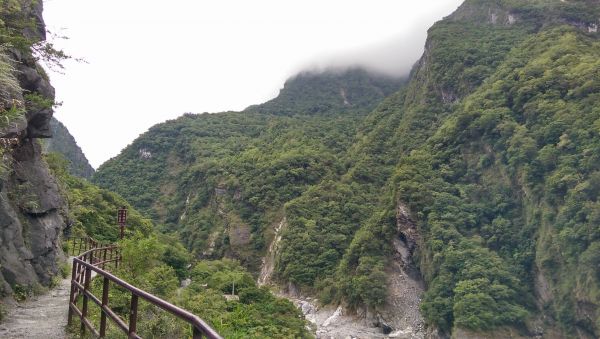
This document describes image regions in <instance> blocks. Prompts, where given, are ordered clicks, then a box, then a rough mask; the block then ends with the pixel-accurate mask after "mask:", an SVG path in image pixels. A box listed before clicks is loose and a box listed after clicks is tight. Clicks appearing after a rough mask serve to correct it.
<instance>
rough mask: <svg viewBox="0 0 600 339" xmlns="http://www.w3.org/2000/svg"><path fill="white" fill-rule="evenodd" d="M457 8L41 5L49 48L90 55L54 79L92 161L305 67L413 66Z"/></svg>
mask: <svg viewBox="0 0 600 339" xmlns="http://www.w3.org/2000/svg"><path fill="white" fill-rule="evenodd" d="M459 3H460V1H459V0H444V1H439V0H435V1H434V0H427V1H420V2H414V1H411V2H407V1H401V2H398V1H378V2H376V4H375V5H373V4H368V5H367V4H366V3H364V2H359V1H328V2H326V3H323V2H318V1H305V2H302V3H289V2H280V1H272V0H262V1H253V2H251V3H249V2H244V1H236V0H230V1H219V2H215V3H213V2H210V3H209V2H197V1H189V0H175V1H170V2H169V3H168V5H165V3H162V2H154V1H141V0H131V1H126V2H123V1H116V0H107V1H102V2H82V1H76V0H49V1H45V2H44V6H45V21H46V23H47V25H48V29H49V30H50V31H52V32H54V33H57V34H58V35H66V36H68V37H69V39H68V40H61V39H57V40H55V41H54V43H55V44H56V45H57V46H59V47H61V48H63V49H65V50H66V51H67V52H68V53H70V54H71V55H73V56H75V57H82V58H85V60H87V63H76V62H71V61H67V62H66V63H65V66H66V68H65V70H64V74H58V73H54V74H51V78H52V81H53V85H54V87H56V93H57V99H58V101H61V102H63V105H62V106H61V107H60V108H58V109H57V112H56V116H57V118H58V119H59V120H61V121H62V122H63V123H64V124H65V125H66V126H67V128H69V130H70V131H73V134H74V137H75V139H76V140H77V141H78V143H79V144H80V145H81V147H82V149H83V151H84V152H85V154H86V156H87V157H88V158H89V159H90V162H91V164H92V165H93V166H94V167H97V166H99V165H100V164H101V163H102V162H104V161H106V160H107V159H108V158H110V157H112V156H114V155H116V154H117V153H118V152H119V151H120V150H121V149H122V148H123V147H125V146H126V145H127V144H128V143H130V142H131V141H132V140H133V139H134V138H135V137H137V136H138V135H139V134H140V133H142V132H144V131H145V130H147V129H148V128H149V127H150V126H152V125H154V124H156V123H158V122H161V121H165V120H167V119H172V118H176V117H177V116H180V115H181V114H183V113H185V112H195V113H196V112H197V113H200V112H211V113H212V112H221V111H228V110H242V109H244V108H245V107H247V106H249V105H253V104H259V103H262V102H265V101H268V100H270V99H272V98H274V97H275V96H276V95H277V93H278V92H279V89H280V88H281V87H282V86H283V84H284V82H285V81H286V79H288V78H289V77H291V76H293V75H295V74H297V73H298V72H300V71H304V70H307V69H322V68H326V67H331V66H337V67H345V66H354V65H363V66H366V67H368V68H370V69H373V70H376V71H380V72H385V73H389V74H394V75H400V74H403V73H406V72H408V70H409V69H410V67H411V66H412V64H413V63H414V62H415V61H416V60H417V59H418V57H419V56H420V54H421V52H422V49H423V45H424V42H425V34H426V30H427V27H430V26H431V24H433V23H434V22H435V21H437V20H439V19H441V18H442V17H443V16H444V15H447V14H448V13H451V12H452V11H453V10H454V9H455V8H456V7H457V6H458V5H459ZM107 135H110V138H107V137H106V136H107ZM99 140H101V141H102V142H99Z"/></svg>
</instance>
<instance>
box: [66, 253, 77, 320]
mask: <svg viewBox="0 0 600 339" xmlns="http://www.w3.org/2000/svg"><path fill="white" fill-rule="evenodd" d="M76 274H77V263H76V262H75V261H73V268H72V269H71V293H70V294H69V315H68V318H67V325H68V326H71V322H72V318H73V310H72V309H71V303H75V283H74V281H75V275H76Z"/></svg>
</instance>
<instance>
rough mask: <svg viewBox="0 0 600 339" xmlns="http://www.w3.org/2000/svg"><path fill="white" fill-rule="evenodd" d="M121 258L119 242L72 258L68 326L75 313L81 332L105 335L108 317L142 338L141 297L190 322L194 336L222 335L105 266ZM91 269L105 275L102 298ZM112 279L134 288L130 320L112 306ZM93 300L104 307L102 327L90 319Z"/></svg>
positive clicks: (197, 338) (130, 335) (217, 337)
mask: <svg viewBox="0 0 600 339" xmlns="http://www.w3.org/2000/svg"><path fill="white" fill-rule="evenodd" d="M84 243H85V241H84ZM89 244H90V245H91V244H92V243H91V242H90V243H89ZM97 245H98V243H97V242H96V246H97ZM113 253H116V255H114V256H113V255H112V254H113ZM120 260H121V256H120V252H119V251H118V248H117V246H116V245H109V246H104V247H96V248H90V249H88V250H87V251H85V252H83V253H81V254H80V255H79V256H77V257H75V258H74V259H73V269H72V273H71V294H70V297H69V315H68V324H69V326H71V324H72V321H73V316H74V315H75V314H76V315H77V316H78V317H79V319H80V323H81V324H80V331H81V335H82V336H84V335H85V333H86V330H90V331H91V332H92V333H93V334H94V335H95V336H97V337H101V338H102V337H105V336H106V327H107V326H106V325H107V322H106V320H107V318H109V319H110V320H112V321H113V322H114V323H115V324H116V325H117V327H119V328H120V329H121V330H122V331H123V332H124V333H126V334H127V337H128V338H141V337H140V336H139V335H138V334H137V320H138V319H137V318H138V312H137V311H138V301H139V299H140V298H141V299H142V300H145V301H147V302H149V303H151V304H153V305H155V306H158V307H159V308H161V309H163V310H164V311H166V312H169V313H171V314H172V315H174V316H175V317H176V318H178V319H181V320H183V321H185V322H187V323H188V324H190V325H191V327H192V338H193V339H200V338H211V339H221V336H220V335H219V334H218V333H217V332H216V331H215V330H213V329H212V328H211V327H210V326H209V325H208V324H206V323H205V322H204V321H203V320H202V319H200V317H198V316H196V315H194V314H192V313H190V312H188V311H186V310H184V309H182V308H179V307H177V306H175V305H173V304H171V303H169V302H167V301H165V300H163V299H161V298H158V297H156V296H154V295H152V294H150V293H148V292H146V291H143V290H141V289H139V288H137V287H135V286H133V285H131V284H129V283H127V282H126V281H124V280H121V279H119V278H118V277H116V276H115V275H112V274H111V273H109V272H108V271H106V270H105V268H106V267H110V266H111V265H112V266H113V267H118V264H119V262H120ZM92 272H94V273H95V279H102V297H101V298H98V297H97V296H95V295H93V294H92V291H91V289H90V284H91V281H92V278H93V277H92V275H93V274H92ZM111 283H112V284H116V285H118V286H120V287H121V288H123V289H125V290H126V291H128V292H131V299H130V309H129V320H128V323H126V322H125V320H123V319H122V318H121V317H120V316H119V315H117V314H116V313H115V312H114V311H113V310H112V309H111V308H110V306H109V293H108V292H109V289H110V286H111ZM80 297H81V298H82V302H81V309H80V308H79V307H78V306H77V305H78V302H79V298H80ZM90 300H91V301H92V302H94V303H95V304H96V305H98V306H99V307H100V310H101V313H100V329H99V330H97V329H96V328H95V327H94V325H93V324H92V322H91V321H90V319H89V315H88V311H89V302H90Z"/></svg>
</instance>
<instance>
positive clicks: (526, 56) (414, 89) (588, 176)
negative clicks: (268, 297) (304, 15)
mask: <svg viewBox="0 0 600 339" xmlns="http://www.w3.org/2000/svg"><path fill="white" fill-rule="evenodd" d="M599 7H600V6H598V3H597V2H594V1H587V0H586V1H568V2H562V1H559V0H556V1H550V0H547V1H527V2H523V1H513V0H506V1H490V0H487V1H484V0H472V1H466V2H465V4H463V6H461V8H460V9H459V10H458V11H457V12H456V13H454V14H453V15H451V16H450V17H449V18H448V19H446V20H443V21H441V22H438V23H436V24H435V25H434V26H433V27H432V28H431V29H430V31H429V38H428V40H427V45H426V50H425V54H424V56H423V59H422V60H421V61H420V62H419V63H418V64H417V65H416V67H415V69H414V70H413V72H412V73H411V76H410V81H409V82H408V83H407V84H406V86H403V87H402V88H401V89H400V90H399V91H397V92H395V93H393V94H392V93H390V92H384V93H385V99H384V98H383V96H376V95H374V94H373V93H374V92H373V91H372V89H373V87H372V86H373V84H376V85H375V87H376V88H380V89H382V90H384V89H387V88H388V87H386V86H384V85H381V82H379V81H378V80H377V81H376V80H369V78H370V77H372V76H371V75H365V74H362V75H360V73H356V71H354V73H352V72H350V73H348V74H344V73H339V72H338V73H335V72H334V73H329V72H326V73H324V74H322V75H320V76H319V75H314V76H312V75H311V76H306V75H300V76H298V77H296V78H293V79H291V80H289V81H288V82H287V83H286V85H285V87H284V89H283V90H282V92H281V93H280V95H279V97H278V98H276V99H274V100H272V101H271V102H268V103H266V104H264V105H258V106H252V107H250V108H249V109H248V110H246V111H245V112H241V113H233V112H229V113H221V114H214V115H208V114H203V115H185V116H183V117H181V118H179V119H177V120H174V121H169V122H167V123H164V124H160V125H157V126H155V127H153V128H152V129H150V131H148V132H147V133H146V134H145V135H143V136H141V137H140V138H139V139H137V140H136V141H135V142H134V143H133V144H132V145H131V146H129V147H128V148H127V149H126V150H125V151H124V152H123V153H122V154H121V155H119V156H118V157H116V158H115V159H113V160H111V161H109V162H107V163H106V164H104V165H103V166H102V167H101V168H100V169H99V172H98V173H97V174H96V176H95V178H94V180H95V182H97V183H98V184H99V185H101V186H103V187H108V188H111V189H116V190H120V191H119V193H121V194H123V195H124V196H126V197H127V198H128V199H131V201H132V203H133V205H134V206H136V207H138V208H140V209H143V210H144V211H145V212H148V213H150V214H151V215H152V217H153V219H154V220H155V222H156V223H157V224H160V225H162V226H161V229H162V230H164V231H166V232H168V233H173V236H176V237H177V236H178V237H180V238H181V239H182V240H183V241H184V243H185V245H186V247H187V248H189V249H190V250H191V251H192V252H193V255H195V256H196V257H212V258H217V259H218V258H222V257H237V258H239V259H240V262H241V263H242V264H243V265H244V266H246V267H248V268H249V269H250V271H251V272H252V273H255V274H256V273H257V271H258V268H259V267H258V266H259V264H260V259H261V257H262V256H263V255H264V253H265V252H266V250H267V248H268V244H269V242H270V241H271V240H272V239H273V235H274V228H275V226H276V225H278V224H280V222H281V221H282V220H283V219H284V217H285V221H286V222H285V223H284V226H283V229H282V230H281V233H280V234H281V236H282V239H281V243H280V244H279V250H278V252H277V257H276V263H275V264H276V265H275V272H274V278H275V280H276V281H277V282H279V283H282V284H287V283H293V284H295V285H296V286H297V287H299V288H300V289H301V290H302V291H303V292H307V293H314V294H316V295H319V298H320V300H321V301H323V302H325V303H329V302H338V301H344V302H346V303H347V304H348V305H350V306H351V307H358V306H361V305H368V306H370V307H374V308H377V307H380V306H381V305H382V304H383V302H384V300H385V297H386V294H387V290H386V288H387V286H386V285H385V267H386V265H388V264H389V260H391V258H392V254H393V253H392V248H391V246H390V244H391V240H392V239H393V238H394V237H405V236H406V234H401V232H400V231H399V230H398V228H397V220H396V210H397V208H398V206H399V205H400V204H401V205H402V206H405V207H406V208H407V209H408V210H409V211H410V214H411V216H412V218H413V219H414V220H415V221H416V227H417V229H416V231H417V232H418V234H419V238H418V239H416V241H417V244H416V245H417V248H416V250H415V252H414V253H413V258H414V261H415V264H416V265H417V266H418V268H419V269H420V271H421V274H422V276H423V279H424V280H425V283H426V285H427V291H426V293H425V294H424V296H423V301H422V305H421V309H422V313H423V315H424V317H425V319H426V321H427V323H428V324H429V325H433V326H436V327H437V328H439V329H440V330H442V331H443V332H450V331H452V330H453V329H454V328H457V327H460V328H464V329H468V330H472V331H475V332H486V331H494V330H495V329H498V328H501V327H505V326H512V327H515V328H517V329H518V330H520V331H522V332H527V331H528V328H531V323H532V320H535V319H537V318H538V314H542V315H543V316H544V317H546V319H550V320H549V323H548V324H546V325H547V326H549V327H552V326H554V325H553V324H556V325H557V326H558V327H560V329H561V330H562V331H563V333H564V334H565V335H566V336H568V334H570V333H575V332H576V331H583V332H584V333H588V334H589V335H590V336H592V337H593V336H598V334H599V333H600V312H598V311H597V307H598V306H597V305H599V304H600V300H599V299H598V298H600V271H599V269H598V267H599V266H598V263H600V234H599V233H598V229H597V228H598V227H597V225H598V221H599V219H598V208H599V207H600V206H598V202H597V200H598V199H597V198H598V196H597V195H598V188H599V186H598V185H600V175H599V174H598V173H600V158H598V154H600V150H599V149H597V148H598V147H600V122H599V121H600V108H599V106H598V102H600V82H599V81H600V80H599V79H600V63H599V62H598V60H600V58H599V57H600V55H599V54H600V52H599V51H600V44H599V42H598V34H597V33H594V32H593V30H590V28H591V27H593V26H592V25H593V24H594V23H596V24H597V23H598V22H597V20H598V18H599V17H600V8H599ZM492 14H493V15H492ZM332 74H334V75H332ZM335 74H337V75H335ZM357 74H358V75H357ZM336 76H337V78H336ZM319 77H321V79H319ZM332 79H333V80H332ZM377 84H379V85H377ZM315 88H317V89H316V90H315ZM340 88H343V89H344V95H342V94H341V93H342V92H341V91H340ZM351 88H353V90H350V89H351ZM349 93H352V94H351V95H350V94H349ZM361 93H362V94H361ZM361 95H362V96H361ZM344 96H345V97H346V99H347V100H348V101H349V102H350V103H352V102H355V103H361V104H358V105H357V106H352V105H350V106H348V105H345V104H344ZM356 96H358V97H356ZM363 99H364V100H365V101H364V102H367V104H362V102H363V101H362V100H363ZM125 182H127V183H128V184H129V185H124V183H125ZM206 269H207V270H208V268H206ZM215 279H216V278H215ZM230 279H232V278H230ZM217 280H218V279H217ZM217 280H215V281H214V282H205V283H208V284H209V285H210V284H213V285H212V286H221V285H219V283H218V282H217ZM205 281H209V280H205ZM540 281H542V283H540ZM536 284H537V285H538V286H537V288H538V290H536ZM541 285H543V286H547V288H546V289H547V290H546V291H540V290H539V288H540V286H541ZM218 288H224V287H223V286H221V287H217V289H218ZM540 292H543V293H544V294H546V295H550V297H548V298H546V297H544V299H543V300H542V299H540V298H539V295H540Z"/></svg>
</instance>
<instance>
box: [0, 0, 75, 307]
mask: <svg viewBox="0 0 600 339" xmlns="http://www.w3.org/2000/svg"><path fill="white" fill-rule="evenodd" d="M17 4H18V6H17V7H10V8H9V9H7V8H6V7H3V8H2V19H3V23H2V24H3V26H2V29H7V26H10V25H14V26H13V27H12V29H18V28H19V27H21V26H20V25H19V23H22V22H32V21H31V20H33V25H26V26H25V27H23V28H22V31H18V32H19V33H17V34H16V36H14V37H12V36H11V38H14V39H13V41H27V42H28V43H29V42H31V41H36V42H41V41H43V40H44V39H45V27H44V22H43V20H42V10H43V5H42V2H41V1H27V0H22V1H18V2H17ZM11 6H12V5H11ZM8 28H11V27H8ZM6 38H7V36H6V35H3V39H6ZM13 43H14V42H13ZM26 46H28V45H26ZM20 47H21V46H15V47H13V48H8V49H6V50H3V51H2V53H3V54H4V55H5V56H6V57H7V58H9V59H10V60H11V64H12V67H14V70H13V69H11V68H5V69H3V74H2V76H3V79H2V81H1V82H0V89H2V92H3V93H4V94H5V95H4V96H3V98H2V100H3V102H2V113H1V114H2V115H3V117H2V118H3V120H4V121H6V122H7V123H6V124H4V125H3V126H2V128H1V129H0V153H1V154H2V162H1V166H0V167H1V171H0V173H1V175H0V295H1V296H7V295H10V294H11V293H12V292H13V290H15V289H19V290H20V291H31V290H32V289H34V288H35V286H36V285H38V284H40V283H41V284H43V285H48V284H49V283H50V280H51V278H52V277H53V276H54V275H55V274H56V272H57V260H58V258H59V256H60V254H61V250H60V249H59V238H60V234H61V229H62V227H63V226H64V220H63V218H62V216H61V212H62V211H63V209H64V208H65V206H64V203H63V200H62V198H61V196H60V194H59V188H58V186H57V183H56V181H55V180H54V178H53V177H52V176H51V175H50V174H49V171H48V167H47V164H46V163H45V161H44V159H43V158H42V152H41V146H40V143H39V142H38V138H48V137H50V136H51V132H50V119H51V117H52V108H51V105H47V104H46V102H52V100H53V98H54V89H53V88H52V86H51V85H50V83H49V82H48V78H47V76H46V75H45V73H44V72H43V71H42V69H41V67H40V66H39V65H38V64H37V62H36V59H35V58H34V57H33V56H32V54H31V51H30V49H29V47H24V48H20ZM11 77H12V78H13V79H15V80H17V82H16V85H17V87H15V88H14V89H15V90H12V91H10V90H8V89H10V88H11V82H10V80H11ZM6 94H8V95H6Z"/></svg>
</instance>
